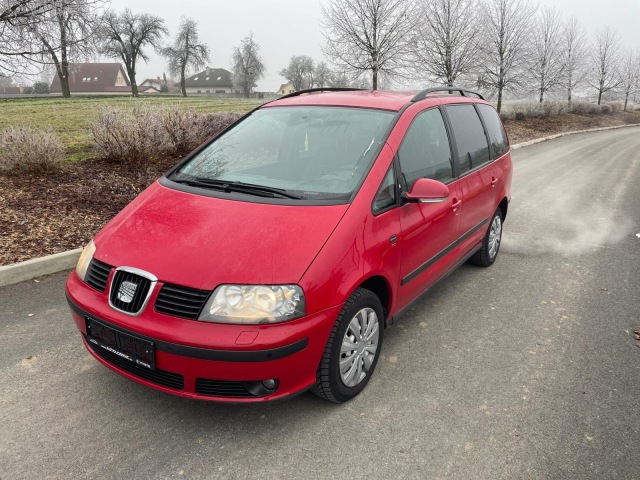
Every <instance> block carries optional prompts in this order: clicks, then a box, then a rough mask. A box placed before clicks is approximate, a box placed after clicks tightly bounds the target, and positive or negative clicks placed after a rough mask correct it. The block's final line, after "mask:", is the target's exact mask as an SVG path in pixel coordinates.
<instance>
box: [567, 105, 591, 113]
mask: <svg viewBox="0 0 640 480" xmlns="http://www.w3.org/2000/svg"><path fill="white" fill-rule="evenodd" d="M589 105H591V104H590V103H589V102H571V113H575V114H578V115H586V114H587V113H589Z"/></svg>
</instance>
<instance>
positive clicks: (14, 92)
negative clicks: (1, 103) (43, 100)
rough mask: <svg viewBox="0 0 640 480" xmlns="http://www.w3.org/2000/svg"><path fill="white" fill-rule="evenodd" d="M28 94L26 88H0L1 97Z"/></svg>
mask: <svg viewBox="0 0 640 480" xmlns="http://www.w3.org/2000/svg"><path fill="white" fill-rule="evenodd" d="M24 93H26V89H25V87H23V86H22V85H20V86H19V87H0V95H21V94H24Z"/></svg>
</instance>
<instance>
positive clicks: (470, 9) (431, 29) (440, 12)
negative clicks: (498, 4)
mask: <svg viewBox="0 0 640 480" xmlns="http://www.w3.org/2000/svg"><path fill="white" fill-rule="evenodd" d="M420 19H421V21H420V22H418V26H417V35H416V37H415V41H414V42H412V45H413V47H414V54H415V57H416V60H417V65H418V68H419V70H420V71H419V74H421V73H422V72H425V71H426V72H427V73H428V74H429V75H431V76H432V77H435V78H436V79H437V80H438V81H440V82H441V83H443V84H445V85H449V86H453V85H454V84H455V82H456V79H457V78H458V77H459V76H460V75H463V74H466V73H470V72H471V71H473V69H474V68H475V67H476V66H477V64H478V54H479V39H480V36H479V27H480V24H479V22H478V17H477V3H476V1H475V0H422V2H421V4H420ZM419 76H421V75H419Z"/></svg>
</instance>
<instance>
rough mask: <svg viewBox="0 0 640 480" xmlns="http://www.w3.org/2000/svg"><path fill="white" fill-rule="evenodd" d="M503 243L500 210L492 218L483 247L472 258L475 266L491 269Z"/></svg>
mask: <svg viewBox="0 0 640 480" xmlns="http://www.w3.org/2000/svg"><path fill="white" fill-rule="evenodd" d="M501 243H502V210H500V209H499V208H498V209H497V210H496V211H495V213H494V214H493V217H491V222H489V228H488V229H487V233H486V234H485V236H484V239H483V240H482V246H481V247H480V250H478V251H477V252H476V253H474V255H473V256H472V257H471V259H470V261H471V263H473V264H474V265H478V266H481V267H490V266H491V265H493V262H495V261H496V258H497V257H498V252H499V251H500V244H501Z"/></svg>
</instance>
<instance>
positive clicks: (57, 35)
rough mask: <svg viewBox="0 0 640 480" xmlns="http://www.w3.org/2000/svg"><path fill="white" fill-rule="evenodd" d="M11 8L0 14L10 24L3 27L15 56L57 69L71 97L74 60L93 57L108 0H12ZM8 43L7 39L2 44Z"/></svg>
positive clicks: (3, 24) (65, 94)
mask: <svg viewBox="0 0 640 480" xmlns="http://www.w3.org/2000/svg"><path fill="white" fill-rule="evenodd" d="M7 5H10V6H9V8H6V9H5V10H3V13H1V14H0V15H4V19H5V20H7V21H6V22H2V23H0V25H2V26H5V27H6V26H8V28H7V29H6V30H4V29H3V34H5V33H6V34H7V35H8V36H9V39H8V42H10V43H11V45H12V47H10V48H13V51H12V52H11V54H12V56H14V57H16V56H20V57H21V58H22V59H24V60H25V61H27V62H29V63H30V64H34V63H35V64H39V65H54V66H55V69H56V74H57V75H58V77H59V78H60V84H61V88H62V95H63V96H64V97H69V96H71V92H70V89H69V62H70V59H71V58H72V57H74V58H83V57H88V56H89V55H91V54H92V53H93V51H94V48H93V36H94V34H95V31H96V28H97V26H98V22H99V16H100V11H101V9H102V7H103V6H104V5H105V0H50V1H45V0H40V1H34V2H25V1H24V0H22V1H21V0H13V1H11V0H9V3H8V4H7ZM14 7H16V8H15V9H14ZM8 12H9V13H8ZM0 28H2V27H0ZM5 41H7V40H6V39H4V37H3V41H2V43H4V42H5ZM3 53H4V54H5V56H6V55H7V52H3ZM14 66H15V64H14ZM23 66H24V65H23Z"/></svg>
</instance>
